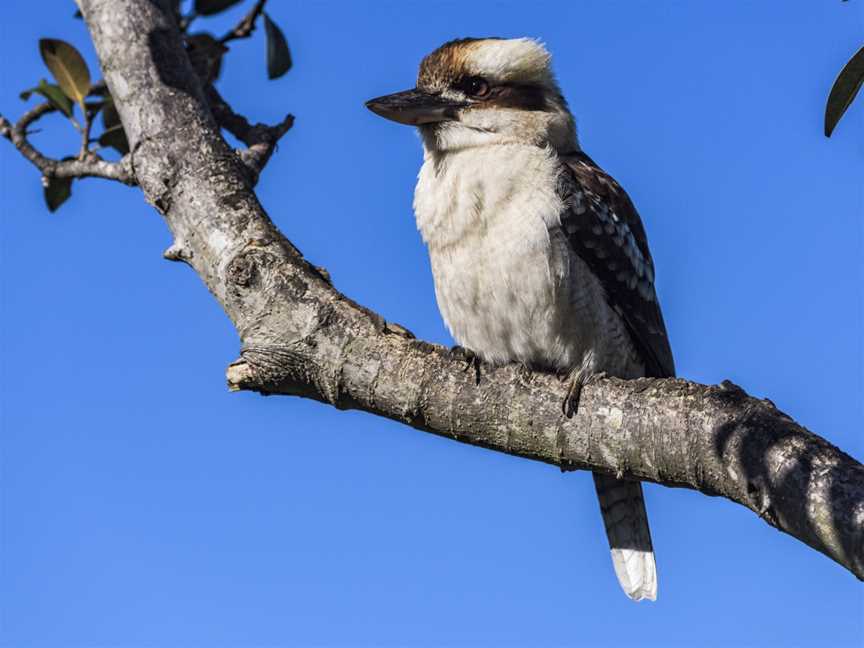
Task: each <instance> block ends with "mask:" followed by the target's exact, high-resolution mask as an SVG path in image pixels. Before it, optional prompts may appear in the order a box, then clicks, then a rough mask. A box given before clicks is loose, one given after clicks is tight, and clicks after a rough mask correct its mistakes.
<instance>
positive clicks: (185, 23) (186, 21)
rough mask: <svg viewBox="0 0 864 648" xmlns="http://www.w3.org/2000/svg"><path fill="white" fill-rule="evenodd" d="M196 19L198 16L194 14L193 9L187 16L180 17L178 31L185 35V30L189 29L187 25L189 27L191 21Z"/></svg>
mask: <svg viewBox="0 0 864 648" xmlns="http://www.w3.org/2000/svg"><path fill="white" fill-rule="evenodd" d="M197 17H198V14H197V13H195V10H194V9H193V10H192V11H190V12H189V13H188V14H186V15H185V16H183V17H181V18H180V24H179V25H177V26H178V27H179V28H180V31H181V32H183V33H184V34H185V33H186V30H187V29H189V25H191V24H192V21H193V20H195V19H196V18H197Z"/></svg>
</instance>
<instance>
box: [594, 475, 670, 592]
mask: <svg viewBox="0 0 864 648" xmlns="http://www.w3.org/2000/svg"><path fill="white" fill-rule="evenodd" d="M594 486H595V487H596V488H597V498H598V499H599V500H600V511H601V512H602V514H603V524H605V525H606V536H607V537H608V538H609V548H610V549H611V550H612V564H613V565H614V567H615V575H616V576H618V582H619V583H621V587H622V588H623V589H624V592H625V593H626V594H627V596H629V597H630V598H631V599H633V600H634V601H641V600H642V599H648V600H649V601H653V600H655V599H656V598H657V567H656V565H655V563H654V548H653V547H652V546H651V531H650V530H649V529H648V514H647V513H646V512H645V500H644V499H643V498H642V484H641V483H640V482H638V481H630V480H626V479H618V478H616V477H611V476H609V475H600V474H597V473H594Z"/></svg>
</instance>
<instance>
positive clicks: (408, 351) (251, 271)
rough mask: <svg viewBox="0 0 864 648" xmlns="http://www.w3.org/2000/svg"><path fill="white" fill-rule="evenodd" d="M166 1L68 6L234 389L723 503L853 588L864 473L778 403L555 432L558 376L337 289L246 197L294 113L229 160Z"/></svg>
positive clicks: (660, 404)
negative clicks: (222, 328)
mask: <svg viewBox="0 0 864 648" xmlns="http://www.w3.org/2000/svg"><path fill="white" fill-rule="evenodd" d="M167 4H168V3H166V2H161V1H160V0H79V5H80V7H81V9H82V12H83V14H84V18H85V19H86V21H87V24H88V26H89V29H90V32H91V34H92V37H93V41H94V43H95V46H96V51H97V53H98V56H99V59H100V62H101V65H102V69H103V72H104V75H105V80H106V82H107V84H108V87H109V89H110V91H111V94H112V95H113V97H114V100H115V102H116V105H117V109H118V111H119V114H120V117H121V119H122V122H123V125H124V128H125V130H126V133H127V135H128V137H129V141H130V144H131V147H132V153H131V154H130V156H129V160H128V168H129V169H130V170H131V173H132V174H133V176H134V182H135V183H137V184H138V185H139V186H140V187H141V189H142V191H143V192H144V195H145V197H146V199H147V201H148V202H150V203H151V204H152V205H153V206H154V207H155V208H156V209H157V210H158V211H159V212H160V213H161V214H162V215H163V217H164V219H165V222H166V223H167V225H168V227H169V228H170V229H171V232H172V233H173V235H174V240H175V243H174V245H172V246H171V248H169V250H167V251H166V253H165V256H166V257H167V258H170V259H173V260H181V261H185V262H187V263H189V264H190V265H191V266H192V267H193V268H194V269H195V271H196V272H197V273H198V274H199V275H200V277H201V279H202V280H203V281H204V283H205V284H206V285H207V287H208V288H209V289H210V291H211V292H212V293H213V295H214V296H215V297H216V298H217V299H218V300H219V302H220V303H221V304H222V306H223V308H224V309H225V312H226V313H227V314H228V316H229V317H230V318H231V320H232V321H233V323H234V325H235V326H236V328H237V331H238V332H239V335H240V338H241V340H242V345H243V346H242V351H241V356H240V358H239V359H238V360H237V361H236V362H235V363H234V364H232V365H231V366H230V367H229V368H228V383H229V387H230V388H231V389H245V390H255V391H259V392H262V393H271V394H290V395H295V396H304V397H308V398H313V399H316V400H319V401H322V402H326V403H330V404H332V405H334V406H336V407H338V408H355V409H362V410H365V411H368V412H371V413H374V414H377V415H380V416H385V417H388V418H391V419H394V420H398V421H402V422H403V423H405V424H407V425H409V426H411V427H414V428H418V429H421V430H425V431H428V432H432V433H435V434H439V435H443V436H448V437H451V438H453V439H455V440H458V441H462V442H465V443H470V444H474V445H479V446H483V447H486V448H492V449H495V450H498V451H501V452H506V453H509V454H513V455H518V456H522V457H527V458H530V459H535V460H539V461H544V462H546V463H550V464H555V465H558V466H560V467H561V469H562V470H576V469H590V470H593V471H598V472H605V473H610V474H616V475H619V476H630V477H634V478H638V479H641V480H646V481H653V482H657V483H659V484H664V485H667V486H678V487H686V488H692V489H696V490H699V491H701V492H703V493H706V494H709V495H721V496H723V497H727V498H729V499H731V500H733V501H735V502H738V503H740V504H742V505H744V506H746V507H747V508H749V509H751V510H752V511H754V512H756V513H757V514H758V515H759V516H760V517H761V518H762V519H764V520H765V521H766V522H768V523H769V524H771V525H773V526H775V527H777V528H778V529H780V530H782V531H785V532H786V533H789V534H791V535H793V536H795V537H796V538H798V539H800V540H801V541H803V542H806V543H807V544H808V545H810V546H811V547H813V548H814V549H817V550H818V551H821V552H822V553H824V554H826V555H827V556H829V557H831V558H832V559H833V560H835V561H837V562H838V563H840V564H841V565H843V566H845V567H846V568H847V569H849V570H850V571H851V572H852V573H854V574H855V575H856V576H857V577H858V578H864V466H862V465H861V464H860V463H858V462H857V461H855V460H854V459H852V458H851V457H849V456H848V455H846V454H844V453H843V452H841V451H840V450H839V449H837V448H836V447H834V446H833V445H831V444H830V443H828V442H827V441H825V440H824V439H822V438H820V437H818V436H816V435H814V434H812V433H811V432H809V431H807V430H806V429H804V428H803V427H801V426H800V425H798V424H796V423H795V422H794V421H792V420H791V419H790V418H789V417H788V416H786V415H785V414H783V413H782V412H779V411H778V410H777V409H776V408H775V407H774V406H773V404H772V403H770V402H768V401H763V400H758V399H755V398H752V397H749V396H747V395H746V394H745V393H744V392H743V391H742V390H741V389H740V388H738V387H736V386H735V385H732V384H731V383H723V384H722V385H719V386H704V385H699V384H696V383H692V382H687V381H685V380H678V379H663V380H658V379H640V380H633V381H623V380H617V379H603V380H597V381H595V382H592V383H591V384H589V385H587V386H586V387H585V388H584V390H583V393H582V398H581V402H580V407H579V412H578V413H577V415H576V416H574V417H572V418H567V417H565V416H564V415H563V414H562V411H561V404H562V402H563V399H564V396H565V385H564V384H562V383H561V382H560V381H559V380H558V379H557V378H555V377H553V376H549V375H544V374H537V373H533V374H532V373H529V372H526V371H524V370H521V369H519V368H517V367H503V368H497V369H493V368H489V367H480V368H479V369H478V368H477V367H475V366H474V365H473V364H471V363H466V361H465V360H464V359H461V358H459V357H455V356H454V355H453V354H451V353H450V352H448V351H447V350H445V349H443V348H441V347H438V346H434V345H430V344H428V343H425V342H422V341H419V340H416V339H414V338H413V336H412V335H411V334H410V333H409V332H407V331H406V330H405V329H404V328H402V327H401V326H398V325H395V324H391V323H387V322H385V321H384V320H383V319H382V318H381V317H379V316H378V315H376V314H374V313H372V312H370V311H369V310H367V309H365V308H363V307H362V306H359V305H358V304H356V303H354V302H353V301H351V300H350V299H349V298H347V297H346V296H344V295H342V294H341V293H339V292H338V291H337V290H335V289H334V288H333V286H332V285H331V284H330V281H329V278H328V277H327V275H326V272H323V271H321V270H319V269H317V268H315V267H314V266H312V265H310V264H309V263H308V262H307V261H306V260H305V259H304V258H303V257H302V255H301V254H300V253H299V252H298V250H297V249H296V248H294V247H293V246H292V245H291V243H290V242H289V241H288V240H287V239H285V238H284V237H283V236H282V235H281V234H280V233H279V232H278V231H277V229H276V228H275V227H274V225H273V224H272V222H271V221H270V219H269V218H268V216H267V214H266V213H265V212H264V210H263V209H262V207H261V205H260V204H259V202H258V200H257V198H256V196H255V193H254V191H253V186H254V182H255V180H256V178H257V174H258V173H259V172H260V171H261V168H263V165H264V164H266V161H267V158H268V157H269V154H270V152H271V151H272V144H273V143H275V139H278V135H281V133H284V130H287V127H288V126H290V124H289V123H288V122H289V120H290V117H289V118H286V122H283V124H281V125H279V126H275V127H271V129H270V130H269V131H268V130H265V129H264V128H263V127H262V128H259V130H258V131H256V132H248V130H247V133H248V134H249V141H247V142H246V143H247V144H248V145H249V146H250V148H251V147H255V146H257V147H258V148H257V149H255V150H257V151H258V152H259V153H260V155H257V154H254V153H253V154H249V153H247V154H245V155H244V154H240V153H238V152H235V151H234V150H232V149H231V147H230V146H229V145H228V144H227V143H226V142H225V140H224V139H223V138H222V135H221V127H225V128H229V130H230V129H231V124H232V120H234V121H233V125H234V126H233V127H234V128H235V129H238V130H241V131H242V130H244V129H248V128H249V127H248V124H246V123H244V122H239V121H236V119H235V117H236V116H232V115H231V113H230V109H228V108H227V107H226V105H225V104H224V102H222V101H221V98H219V97H218V95H216V94H214V93H213V92H212V91H211V90H210V89H208V88H203V87H202V86H201V83H200V81H199V79H198V77H196V75H195V73H194V71H193V69H192V67H191V65H190V62H189V60H188V57H187V55H186V52H185V50H184V48H183V45H182V42H181V36H180V33H179V31H178V29H177V26H176V23H175V17H174V16H173V14H172V12H171V10H170V9H169V8H168V6H167ZM214 115H215V117H214ZM217 120H218V121H217ZM255 128H258V127H257V126H256V127H255ZM274 138H275V139H274ZM124 164H127V162H124Z"/></svg>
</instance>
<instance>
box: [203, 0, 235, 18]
mask: <svg viewBox="0 0 864 648" xmlns="http://www.w3.org/2000/svg"><path fill="white" fill-rule="evenodd" d="M241 1H242V0H195V13H197V14H198V15H201V16H212V15H213V14H217V13H219V12H220V11H225V10H226V9H227V8H228V7H231V6H233V5H235V4H237V3H238V2H241Z"/></svg>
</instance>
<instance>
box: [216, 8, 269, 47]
mask: <svg viewBox="0 0 864 648" xmlns="http://www.w3.org/2000/svg"><path fill="white" fill-rule="evenodd" d="M265 4H267V0H258V2H256V3H255V6H254V7H252V9H250V10H249V13H247V14H246V15H245V16H244V17H243V20H241V21H240V22H239V23H237V24H236V25H235V26H234V29H232V30H231V31H229V32H228V33H227V34H225V35H224V36H223V37H222V38H220V39H219V42H220V43H222V44H223V45H224V44H225V43H227V42H228V41H232V40H237V39H239V38H249V37H250V36H251V35H252V33H253V32H254V31H255V23H256V22H257V20H258V16H260V15H261V12H263V11H264V5H265Z"/></svg>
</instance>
